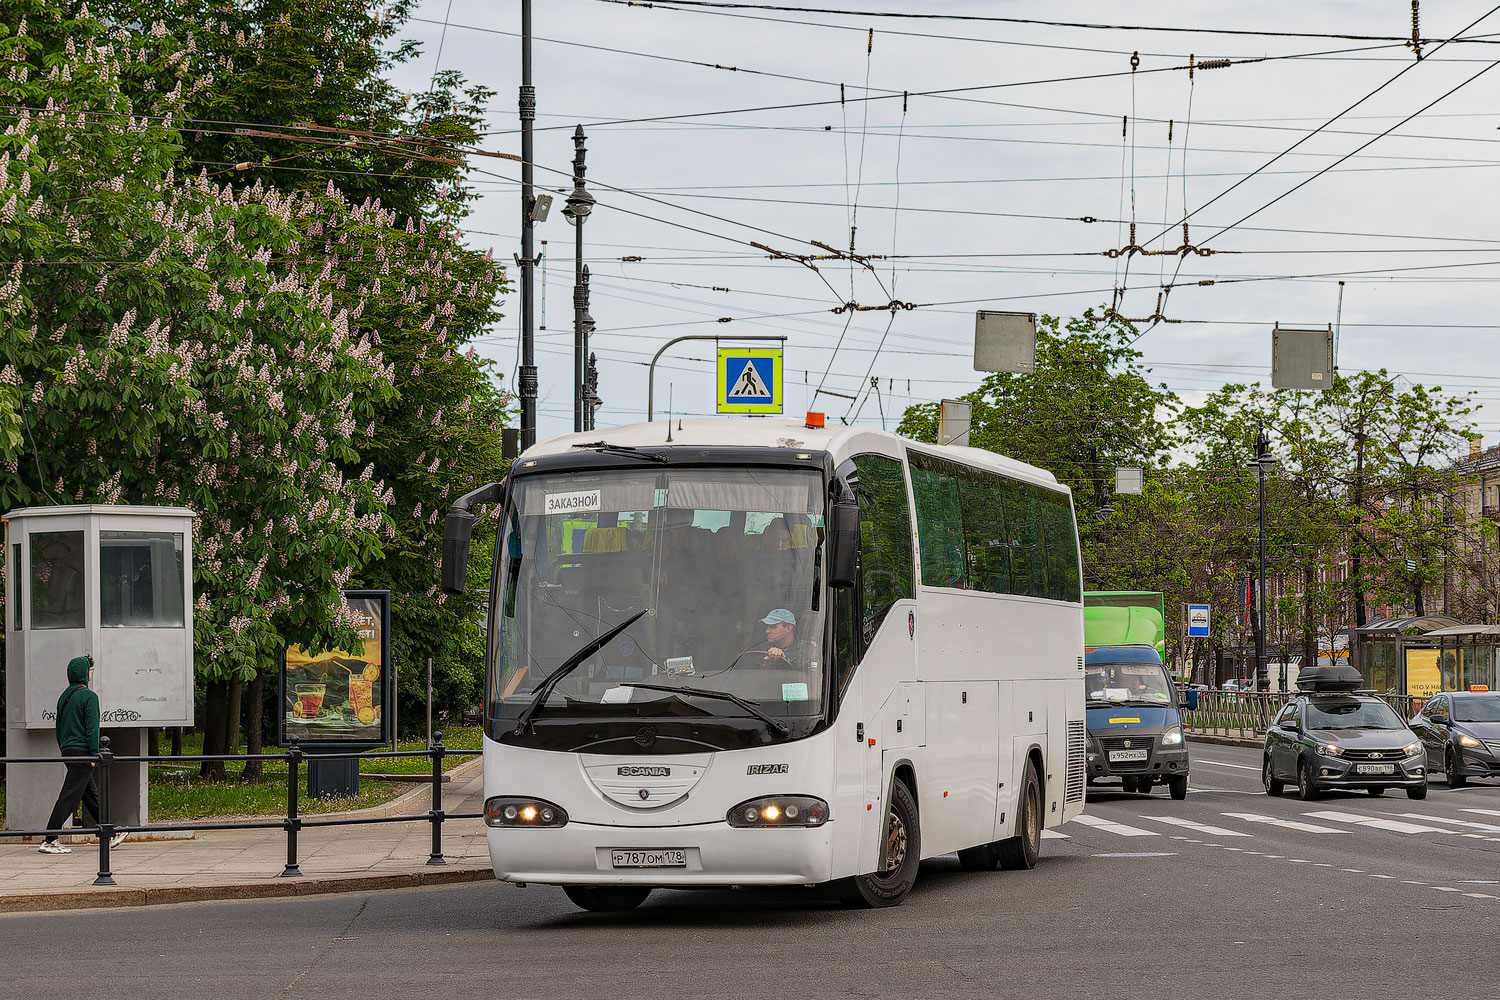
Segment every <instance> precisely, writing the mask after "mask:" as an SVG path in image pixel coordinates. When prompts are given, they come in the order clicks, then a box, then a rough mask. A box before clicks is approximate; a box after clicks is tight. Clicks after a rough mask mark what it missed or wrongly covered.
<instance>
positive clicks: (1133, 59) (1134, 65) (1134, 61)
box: [1130, 52, 1141, 73]
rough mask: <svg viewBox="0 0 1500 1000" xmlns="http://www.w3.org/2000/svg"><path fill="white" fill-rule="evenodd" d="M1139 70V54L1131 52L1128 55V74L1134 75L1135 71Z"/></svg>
mask: <svg viewBox="0 0 1500 1000" xmlns="http://www.w3.org/2000/svg"><path fill="white" fill-rule="evenodd" d="M1140 68H1141V54H1140V53H1139V52H1132V53H1130V72H1132V73H1134V72H1135V71H1136V70H1138V69H1140Z"/></svg>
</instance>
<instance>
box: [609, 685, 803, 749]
mask: <svg viewBox="0 0 1500 1000" xmlns="http://www.w3.org/2000/svg"><path fill="white" fill-rule="evenodd" d="M620 687H628V688H641V689H642V690H645V691H667V692H670V693H671V694H695V695H697V696H698V697H700V698H721V699H723V700H724V701H732V702H734V703H735V704H736V705H738V706H740V708H743V709H744V710H745V711H747V712H749V713H750V714H751V715H753V716H755V717H756V718H757V719H759V720H761V721H762V722H764V723H765V724H766V725H768V726H770V727H771V728H773V729H775V730H776V731H777V732H779V733H780V734H781V735H782V736H790V735H791V734H792V730H791V728H790V727H788V726H787V724H786V723H784V722H782V721H781V720H780V719H777V718H776V717H774V716H772V715H768V714H767V713H766V712H765V711H763V710H762V709H761V707H760V706H759V705H757V704H756V703H755V702H753V701H747V700H745V699H744V698H741V697H740V696H739V695H737V694H730V693H729V692H728V691H710V690H709V689H708V688H699V687H675V686H673V685H671V684H638V683H635V682H633V681H632V682H627V683H625V684H621V685H620Z"/></svg>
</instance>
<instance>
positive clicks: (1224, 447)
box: [900, 312, 1494, 670]
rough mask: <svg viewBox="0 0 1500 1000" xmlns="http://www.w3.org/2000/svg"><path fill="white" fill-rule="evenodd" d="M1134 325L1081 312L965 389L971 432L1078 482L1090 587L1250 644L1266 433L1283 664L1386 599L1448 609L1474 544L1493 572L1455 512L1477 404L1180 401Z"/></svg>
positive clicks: (925, 414) (1358, 388)
mask: <svg viewBox="0 0 1500 1000" xmlns="http://www.w3.org/2000/svg"><path fill="white" fill-rule="evenodd" d="M1133 336H1134V334H1133V332H1132V331H1130V330H1128V329H1117V328H1114V327H1111V326H1108V325H1105V324H1104V323H1102V322H1101V320H1100V319H1099V318H1098V317H1097V316H1096V315H1095V314H1094V313H1092V312H1091V313H1086V314H1085V315H1084V316H1083V317H1080V318H1078V319H1075V320H1072V321H1069V322H1068V323H1066V324H1062V323H1059V321H1057V320H1055V319H1052V318H1050V317H1048V318H1043V320H1042V321H1041V323H1040V324H1039V327H1038V337H1037V363H1036V371H1035V373H1034V374H1031V375H992V376H989V377H988V378H986V379H985V380H984V382H983V383H982V384H981V386H980V388H979V389H978V390H977V391H975V392H973V393H970V394H969V395H968V396H967V397H965V398H967V399H969V400H971V401H972V402H973V404H974V410H973V430H972V431H971V434H970V443H971V444H973V445H975V446H977V447H982V448H987V449H989V450H992V451H996V452H999V453H1002V454H1005V455H1008V456H1010V457H1013V458H1018V459H1021V460H1022V461H1026V462H1030V463H1032V464H1034V465H1038V466H1040V467H1042V468H1044V469H1047V470H1049V471H1051V472H1053V473H1054V474H1055V475H1056V476H1057V477H1058V479H1059V480H1060V481H1062V482H1064V483H1067V484H1068V485H1070V486H1071V487H1073V490H1074V496H1075V506H1076V509H1077V512H1078V519H1079V530H1080V535H1081V536H1082V538H1083V541H1084V553H1083V558H1084V579H1085V585H1086V586H1087V587H1088V588H1090V589H1099V590H1159V591H1162V592H1163V593H1165V595H1166V599H1167V607H1168V608H1169V609H1172V608H1179V607H1181V606H1182V605H1183V604H1185V603H1204V602H1206V603H1209V604H1210V605H1211V606H1212V607H1213V608H1214V609H1215V613H1214V615H1213V617H1212V625H1213V635H1212V637H1211V639H1210V642H1209V645H1210V646H1211V647H1217V648H1225V647H1228V648H1247V647H1248V646H1249V645H1250V635H1251V633H1250V629H1249V628H1248V627H1247V626H1246V625H1245V624H1244V613H1245V587H1246V580H1247V579H1249V578H1252V577H1254V576H1255V575H1256V574H1257V571H1258V563H1259V537H1260V532H1259V517H1260V492H1259V484H1258V481H1257V476H1256V470H1255V465H1254V464H1253V460H1254V458H1255V438H1256V434H1257V431H1258V430H1259V429H1260V428H1262V427H1264V429H1265V431H1266V433H1267V434H1268V435H1269V437H1270V441H1271V454H1272V456H1273V457H1274V459H1275V464H1274V465H1273V466H1271V467H1269V468H1267V470H1266V476H1265V516H1266V575H1267V580H1268V586H1267V590H1268V594H1269V595H1270V598H1269V599H1270V602H1271V603H1270V607H1269V610H1268V614H1267V629H1266V637H1267V638H1266V644H1267V650H1268V655H1269V657H1270V658H1271V659H1272V661H1273V662H1282V661H1284V660H1287V659H1289V658H1290V657H1292V656H1293V655H1296V654H1300V655H1301V656H1302V657H1303V659H1304V662H1311V661H1312V659H1313V658H1315V657H1316V656H1317V655H1318V653H1319V650H1320V648H1322V649H1326V648H1327V647H1326V645H1325V643H1326V640H1327V639H1328V638H1329V637H1330V636H1331V635H1332V634H1333V633H1334V632H1337V631H1340V630H1342V629H1345V628H1347V627H1348V626H1349V625H1351V624H1363V623H1364V622H1365V621H1366V620H1368V618H1369V616H1370V611H1371V608H1372V606H1387V607H1390V608H1392V609H1394V610H1397V611H1410V612H1419V611H1430V610H1432V607H1431V605H1430V603H1429V602H1430V601H1431V600H1432V597H1433V595H1434V594H1436V593H1437V592H1438V591H1439V587H1440V586H1441V584H1442V582H1443V578H1444V573H1445V569H1448V570H1451V568H1452V565H1453V564H1458V565H1467V563H1465V562H1464V557H1465V556H1467V557H1468V563H1472V564H1473V566H1474V567H1475V572H1477V573H1480V574H1481V575H1483V574H1484V573H1486V572H1488V573H1490V574H1491V576H1493V572H1494V570H1493V567H1490V568H1488V569H1486V566H1487V564H1486V563H1485V561H1484V557H1483V554H1484V552H1486V551H1490V549H1492V548H1493V545H1492V544H1491V542H1492V538H1491V536H1493V530H1492V529H1487V531H1488V533H1487V534H1486V533H1485V531H1480V532H1479V533H1478V535H1477V537H1476V538H1475V539H1473V540H1472V541H1471V542H1470V543H1469V544H1470V545H1471V548H1472V551H1470V552H1459V551H1457V549H1456V546H1457V544H1458V540H1459V539H1460V538H1461V537H1466V536H1465V534H1464V533H1465V532H1466V531H1467V530H1468V528H1469V527H1470V526H1466V525H1464V524H1461V523H1458V522H1461V521H1462V520H1463V518H1462V517H1460V516H1458V515H1457V514H1456V511H1455V497H1456V495H1458V494H1459V493H1460V492H1461V490H1462V489H1463V485H1462V484H1463V477H1464V475H1465V471H1464V469H1463V467H1462V466H1459V465H1456V464H1455V462H1454V460H1453V459H1454V457H1455V451H1456V450H1457V448H1458V447H1459V446H1460V445H1461V444H1462V443H1463V442H1464V440H1465V436H1466V434H1467V429H1466V420H1467V417H1468V415H1469V413H1470V412H1471V405H1470V402H1469V399H1468V397H1467V396H1463V395H1454V394H1447V393H1444V392H1443V391H1442V390H1441V389H1439V388H1436V387H1426V386H1420V385H1412V384H1410V383H1407V382H1406V381H1405V380H1403V379H1401V378H1399V377H1396V376H1392V375H1390V374H1389V373H1387V372H1384V371H1379V372H1360V373H1357V374H1352V375H1348V376H1340V377H1338V378H1337V379H1336V380H1335V382H1334V384H1333V385H1332V386H1331V387H1330V388H1329V389H1328V390H1326V391H1322V392H1290V391H1269V392H1268V391H1265V390H1262V389H1260V388H1257V387H1253V386H1243V385H1229V386H1225V387H1224V388H1223V389H1221V390H1219V391H1217V392H1214V393H1211V394H1210V395H1209V396H1208V397H1207V398H1206V399H1205V400H1203V401H1202V402H1201V403H1199V404H1198V405H1195V406H1183V405H1181V404H1180V403H1179V402H1178V401H1177V400H1175V398H1174V397H1171V396H1169V395H1168V394H1167V393H1166V392H1164V391H1163V389H1161V388H1158V387H1155V386H1153V385H1151V384H1150V382H1149V381H1148V377H1149V371H1147V370H1146V369H1144V368H1143V367H1142V366H1141V364H1140V356H1139V354H1138V353H1137V352H1135V351H1134V350H1133V348H1132V347H1131V346H1130V345H1131V341H1132V338H1133ZM937 415H938V407H937V404H934V403H929V404H924V405H920V406H914V407H911V408H910V409H908V410H907V412H906V415H905V417H904V419H903V420H902V423H901V426H900V431H901V432H902V433H904V434H907V435H909V436H911V437H915V438H919V439H922V440H928V441H931V440H934V439H935V438H936V435H937ZM1168 420H1169V421H1170V422H1164V421H1168ZM1116 465H1142V466H1144V467H1145V483H1144V490H1143V492H1142V493H1141V494H1139V495H1123V496H1122V495H1115V494H1114V493H1113V481H1112V473H1113V470H1114V467H1115V466H1116ZM1481 527H1482V526H1481ZM1470 534H1473V532H1470ZM1487 545H1488V546H1489V548H1486V546H1487ZM1475 553H1477V554H1475ZM1407 560H1411V565H1412V566H1413V568H1411V569H1408V568H1407V567H1408V562H1407ZM1450 575H1451V573H1450ZM1485 578H1486V579H1488V578H1490V577H1485ZM1482 603H1483V602H1482V601H1481V604H1482ZM1167 619H1168V620H1167V628H1168V643H1169V648H1174V649H1176V650H1179V651H1181V650H1183V649H1184V648H1185V647H1184V646H1183V645H1182V644H1181V641H1180V637H1179V636H1178V635H1177V633H1178V630H1179V628H1180V622H1179V621H1178V616H1177V615H1176V614H1175V613H1169V614H1168V615H1167ZM1200 662H1201V661H1200ZM1241 668H1242V669H1245V670H1248V669H1249V667H1248V666H1247V665H1246V664H1244V663H1243V662H1242V664H1241Z"/></svg>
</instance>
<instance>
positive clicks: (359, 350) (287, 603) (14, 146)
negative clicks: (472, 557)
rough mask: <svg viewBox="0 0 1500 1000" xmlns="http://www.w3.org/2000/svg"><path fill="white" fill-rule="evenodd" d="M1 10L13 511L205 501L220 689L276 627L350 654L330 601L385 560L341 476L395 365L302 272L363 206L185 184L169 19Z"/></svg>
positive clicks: (372, 514)
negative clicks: (35, 506)
mask: <svg viewBox="0 0 1500 1000" xmlns="http://www.w3.org/2000/svg"><path fill="white" fill-rule="evenodd" d="M0 9H4V14H5V16H4V17H3V18H0V23H3V24H4V25H9V26H12V27H13V31H12V33H10V34H9V35H8V36H7V37H5V38H4V39H3V40H0V59H3V62H4V64H5V70H6V73H5V75H6V79H4V80H0V87H3V88H4V90H5V92H6V101H5V103H6V105H7V107H9V108H12V109H16V110H13V111H11V112H9V116H10V121H9V122H8V123H7V127H6V130H5V134H4V135H3V136H0V205H3V206H4V207H3V208H0V242H3V246H0V254H3V257H4V259H7V260H11V261H15V262H16V263H15V264H14V265H12V267H11V269H10V275H9V282H8V283H7V284H6V285H5V286H4V288H0V302H3V316H4V340H5V347H6V350H7V355H8V356H7V359H6V365H5V368H4V371H3V374H0V381H3V382H4V383H5V384H7V385H10V386H12V387H14V388H15V389H16V390H17V391H18V393H19V397H18V398H19V400H20V404H21V405H20V412H21V416H22V419H23V424H24V427H25V432H26V436H27V448H26V450H25V452H24V453H22V454H19V455H16V456H13V457H12V458H11V459H10V460H9V461H8V462H7V464H6V466H5V474H4V475H3V476H0V508H4V509H9V508H11V507H16V506H23V505H26V504H29V503H69V502H102V503H147V504H150V503H156V504H179V505H182V506H187V507H191V508H192V509H193V510H195V511H197V512H198V515H199V523H198V527H197V532H196V541H197V553H196V554H197V562H196V567H195V581H194V582H195V592H196V594H197V604H196V610H195V615H194V624H195V630H196V640H197V649H198V655H197V663H198V666H199V670H200V672H201V673H202V675H203V676H204V677H206V678H209V679H223V678H231V677H245V676H249V675H251V674H253V673H254V672H255V671H256V670H257V668H258V667H259V666H260V665H261V664H263V663H264V662H266V660H267V659H268V658H270V657H271V656H272V655H273V654H274V650H275V648H276V646H277V645H278V644H279V642H280V641H281V639H282V638H283V637H286V636H291V637H295V638H296V639H298V640H299V641H305V642H310V643H314V644H316V643H318V642H331V641H335V640H338V639H345V640H352V631H351V630H350V628H349V625H350V623H349V622H348V621H346V620H344V618H343V616H342V615H341V614H340V611H339V604H338V601H337V591H338V588H339V587H340V586H342V585H343V584H344V583H345V582H346V581H347V580H348V579H349V577H350V576H351V574H352V573H353V571H354V570H355V568H357V567H359V566H361V565H363V564H364V563H366V562H368V561H369V560H370V559H371V558H373V557H374V556H376V555H377V554H378V553H379V551H380V549H379V532H380V530H381V529H382V527H384V526H385V519H384V505H385V496H386V494H387V493H388V490H387V488H386V487H385V486H384V485H383V484H381V483H380V482H378V481H375V480H373V479H371V478H369V477H348V476H346V475H344V472H343V470H342V468H341V463H346V462H352V461H354V460H355V458H356V453H355V450H354V444H353V439H354V436H355V432H356V428H357V427H358V426H359V424H360V423H361V422H362V421H368V420H369V419H371V418H373V416H374V414H375V410H376V407H377V405H378V404H380V403H381V402H382V401H384V400H385V399H386V398H388V397H389V396H390V395H391V393H392V390H391V387H390V382H391V380H392V377H393V373H392V370H391V368H390V366H389V365H388V364H386V363H385V362H384V361H383V360H382V359H381V357H380V354H379V352H378V350H376V349H375V345H374V343H373V338H372V337H371V335H370V334H369V333H364V334H359V333H356V332H355V331H354V330H352V329H351V327H350V321H351V310H346V309H342V308H335V302H334V298H333V295H332V292H333V290H334V281H335V279H334V278H333V276H332V272H331V269H330V271H329V272H328V273H326V274H323V275H322V277H321V278H319V279H313V280H309V279H308V278H307V277H306V276H305V275H304V274H303V272H302V271H301V270H300V269H299V268H298V267H297V266H296V263H297V262H298V261H299V260H300V259H301V258H303V257H310V256H314V255H315V254H316V251H315V250H314V247H313V245H311V244H310V240H309V237H310V234H311V233H312V232H313V231H314V230H315V229H319V228H326V227H328V226H330V225H337V224H339V223H341V222H343V221H344V220H347V219H348V218H349V216H350V209H349V206H348V205H347V204H346V203H345V202H344V200H343V199H342V198H340V197H339V196H338V195H337V194H336V193H324V194H319V195H313V194H297V195H291V196H287V195H283V194H281V193H279V192H276V191H274V190H269V189H264V188H256V189H252V190H248V191H241V192H235V191H233V190H232V189H230V188H228V187H227V186H224V185H220V184H215V183H214V182H212V181H211V180H210V179H209V178H208V177H207V176H206V175H205V174H203V173H200V174H199V175H198V176H196V177H192V176H181V175H179V174H178V172H177V170H176V164H177V162H178V159H179V156H180V152H181V145H180V139H179V133H178V131H177V128H176V126H175V122H176V121H177V120H180V117H181V114H182V105H183V101H184V92H185V89H190V88H184V87H183V85H182V82H181V80H179V79H178V78H177V73H178V72H180V70H181V66H182V59H181V57H180V53H181V52H182V49H181V47H180V43H178V42H177V41H176V40H175V39H173V38H172V37H171V36H170V34H169V33H167V32H166V30H165V29H164V28H161V27H160V26H158V27H157V28H156V29H153V30H152V31H149V32H131V31H128V30H125V29H115V30H113V31H110V30H109V29H108V28H107V27H106V26H105V25H104V24H102V23H101V22H99V21H98V20H95V19H93V18H92V17H89V16H87V15H84V14H82V13H80V14H79V15H78V16H76V17H75V16H70V14H69V12H68V9H67V8H64V7H63V6H61V5H58V4H55V3H51V2H48V0H7V2H5V3H3V4H0ZM148 81H150V82H149V83H148ZM127 89H130V90H135V91H141V92H147V93H151V94H153V95H154V96H153V97H151V98H149V99H145V100H143V101H140V102H133V101H132V100H131V99H130V97H129V96H128V95H127Z"/></svg>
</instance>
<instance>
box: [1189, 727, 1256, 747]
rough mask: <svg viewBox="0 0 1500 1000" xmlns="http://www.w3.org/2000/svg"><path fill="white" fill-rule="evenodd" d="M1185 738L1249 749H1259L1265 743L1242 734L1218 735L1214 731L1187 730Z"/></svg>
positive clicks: (1198, 741) (1192, 740) (1194, 741)
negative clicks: (1197, 731)
mask: <svg viewBox="0 0 1500 1000" xmlns="http://www.w3.org/2000/svg"><path fill="white" fill-rule="evenodd" d="M1187 740H1188V742H1189V743H1212V744H1214V745H1215V746H1223V747H1247V748H1249V749H1251V750H1259V749H1260V748H1261V747H1263V746H1265V745H1266V742H1265V740H1256V739H1250V738H1248V737H1244V736H1219V735H1217V734H1214V733H1195V732H1193V731H1192V730H1191V729H1189V730H1188V733H1187Z"/></svg>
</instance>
